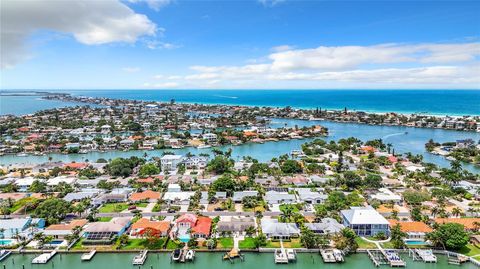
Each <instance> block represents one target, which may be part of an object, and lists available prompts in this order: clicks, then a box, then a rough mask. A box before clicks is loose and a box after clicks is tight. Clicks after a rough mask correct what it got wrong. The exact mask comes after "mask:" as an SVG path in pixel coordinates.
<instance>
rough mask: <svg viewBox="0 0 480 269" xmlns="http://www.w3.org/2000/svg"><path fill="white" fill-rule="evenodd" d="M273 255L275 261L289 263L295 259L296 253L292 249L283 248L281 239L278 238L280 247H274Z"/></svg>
mask: <svg viewBox="0 0 480 269" xmlns="http://www.w3.org/2000/svg"><path fill="white" fill-rule="evenodd" d="M273 257H274V261H275V263H289V262H295V261H296V260H297V253H296V252H295V250H293V249H290V248H289V249H286V248H284V247H283V241H282V240H280V248H279V249H278V248H277V249H275V253H274V256H273Z"/></svg>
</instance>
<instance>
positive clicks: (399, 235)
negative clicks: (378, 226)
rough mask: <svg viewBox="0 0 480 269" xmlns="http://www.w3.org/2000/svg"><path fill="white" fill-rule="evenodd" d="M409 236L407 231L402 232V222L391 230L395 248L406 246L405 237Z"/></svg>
mask: <svg viewBox="0 0 480 269" xmlns="http://www.w3.org/2000/svg"><path fill="white" fill-rule="evenodd" d="M406 236H407V234H406V233H404V232H402V229H401V227H400V224H398V223H397V225H395V226H393V227H392V229H391V230H390V237H391V238H392V239H391V242H392V245H393V247H394V248H404V247H405V242H404V241H403V239H404V238H405V237H406Z"/></svg>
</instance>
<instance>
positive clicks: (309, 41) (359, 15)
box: [1, 0, 480, 89]
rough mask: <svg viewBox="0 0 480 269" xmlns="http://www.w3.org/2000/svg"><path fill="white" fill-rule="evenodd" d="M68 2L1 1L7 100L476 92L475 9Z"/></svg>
mask: <svg viewBox="0 0 480 269" xmlns="http://www.w3.org/2000/svg"><path fill="white" fill-rule="evenodd" d="M66 2H67V1H64V2H62V1H41V0H36V1H33V2H32V1H28V2H24V1H10V0H7V1H5V4H4V5H3V6H2V25H4V27H2V28H1V31H2V50H1V54H2V70H1V87H2V88H3V89H7V88H8V89H12V88H19V89H23V88H33V89H48V88H66V89H68V88H72V89H81V88H88V89H97V88H98V89H104V88H111V89H115V88H128V89H129V88H131V89H137V88H138V89H140V88H147V89H149V88H151V89H162V88H178V89H182V88H186V89H197V88H198V89H203V88H220V89H224V88H225V89H249V88H279V89H280V88H292V89H295V88H395V89H396V88H453V89H454V88H475V89H478V88H480V79H479V77H480V64H479V54H480V43H479V38H480V19H479V18H478V14H479V13H480V1H288V0H286V1H214V2H213V1H212V2H208V1H182V0H177V1H169V0H145V1H141V0H130V1H121V2H118V1H114V0H106V1H87V2H83V3H76V4H78V5H79V6H78V8H75V6H73V7H72V6H71V9H72V10H75V11H76V12H75V13H69V12H68V11H65V10H66V6H65V4H69V3H66ZM98 2H102V3H101V4H99V3H98ZM25 3H27V4H25ZM31 3H33V4H31ZM74 5H75V4H74ZM32 14H34V15H32Z"/></svg>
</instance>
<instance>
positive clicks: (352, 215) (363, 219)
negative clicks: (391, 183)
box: [341, 206, 389, 225]
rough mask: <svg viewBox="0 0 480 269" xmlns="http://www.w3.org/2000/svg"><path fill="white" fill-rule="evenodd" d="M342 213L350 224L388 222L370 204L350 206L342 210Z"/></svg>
mask: <svg viewBox="0 0 480 269" xmlns="http://www.w3.org/2000/svg"><path fill="white" fill-rule="evenodd" d="M341 213H342V215H343V216H344V217H345V219H347V221H348V222H349V223H350V224H387V225H388V224H389V222H388V221H387V220H386V219H385V218H384V217H383V216H382V215H380V213H378V212H377V211H376V210H375V209H373V208H372V207H371V206H369V207H351V208H350V209H346V210H342V211H341Z"/></svg>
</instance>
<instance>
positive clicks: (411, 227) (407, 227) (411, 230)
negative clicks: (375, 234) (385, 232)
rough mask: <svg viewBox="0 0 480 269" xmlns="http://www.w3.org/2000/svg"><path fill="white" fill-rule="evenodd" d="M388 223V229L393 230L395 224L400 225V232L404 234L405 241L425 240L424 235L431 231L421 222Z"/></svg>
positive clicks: (394, 221)
mask: <svg viewBox="0 0 480 269" xmlns="http://www.w3.org/2000/svg"><path fill="white" fill-rule="evenodd" d="M388 221H389V222H390V228H393V227H394V226H396V225H397V224H399V225H400V230H401V231H402V232H404V233H405V234H406V235H407V236H406V238H405V239H406V240H425V235H426V234H427V233H430V232H432V231H433V229H432V228H430V226H428V225H427V224H425V223H424V222H421V221H397V220H393V219H391V220H388Z"/></svg>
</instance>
